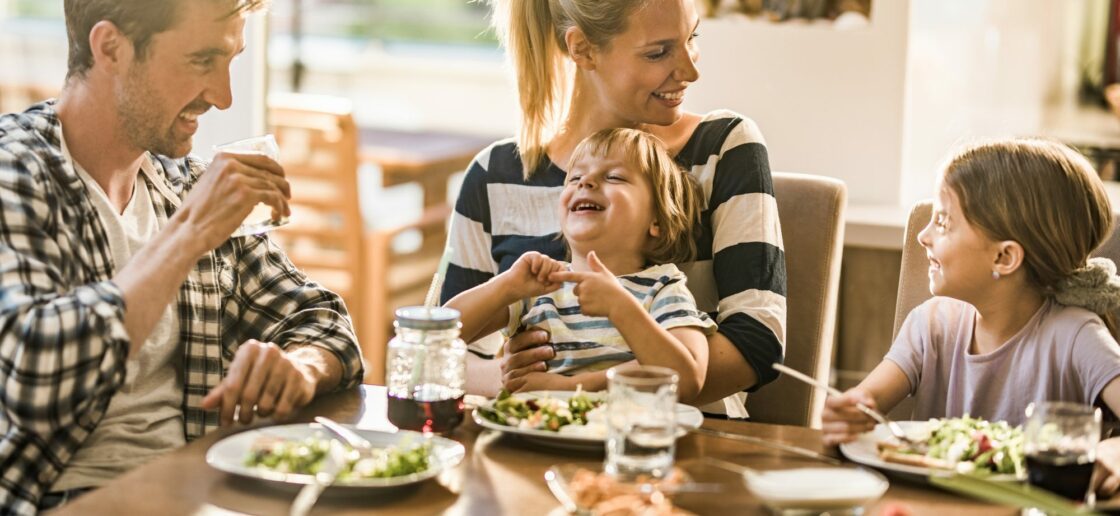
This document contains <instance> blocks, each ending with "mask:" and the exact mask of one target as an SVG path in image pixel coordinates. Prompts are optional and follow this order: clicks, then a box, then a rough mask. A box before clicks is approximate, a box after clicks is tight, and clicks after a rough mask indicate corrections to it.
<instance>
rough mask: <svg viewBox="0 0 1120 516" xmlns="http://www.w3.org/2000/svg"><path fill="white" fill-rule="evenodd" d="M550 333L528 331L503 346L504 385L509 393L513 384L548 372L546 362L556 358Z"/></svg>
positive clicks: (502, 368)
mask: <svg viewBox="0 0 1120 516" xmlns="http://www.w3.org/2000/svg"><path fill="white" fill-rule="evenodd" d="M548 339H549V335H548V332H546V331H544V330H527V331H523V332H521V333H518V334H517V335H514V336H513V337H510V338H509V340H507V341H506V342H505V344H503V345H502V358H501V370H502V385H503V386H505V388H506V389H508V390H509V391H511V392H512V391H513V390H514V389H510V388H509V385H510V384H511V382H513V381H515V380H517V379H518V378H521V377H522V376H525V375H528V374H530V373H543V372H545V371H547V370H548V364H546V363H545V362H546V361H547V360H550V359H552V358H553V357H555V356H556V350H554V349H552V346H550V345H549V341H548Z"/></svg>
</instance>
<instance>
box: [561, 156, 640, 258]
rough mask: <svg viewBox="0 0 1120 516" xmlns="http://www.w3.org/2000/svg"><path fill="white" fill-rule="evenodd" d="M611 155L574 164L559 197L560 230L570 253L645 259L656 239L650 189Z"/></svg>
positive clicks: (634, 173)
mask: <svg viewBox="0 0 1120 516" xmlns="http://www.w3.org/2000/svg"><path fill="white" fill-rule="evenodd" d="M617 154H618V153H617V152H616V153H612V155H609V156H588V157H586V158H584V159H581V160H579V161H577V162H575V163H574V164H573V165H572V168H571V170H570V171H569V172H568V178H567V181H566V184H565V185H564V191H563V192H561V194H560V227H561V228H562V230H563V232H564V238H565V239H567V241H568V244H569V245H570V246H571V247H572V252H573V254H581V255H582V254H586V253H587V252H589V251H595V252H597V253H600V254H603V253H605V252H608V251H609V252H611V253H618V252H628V253H634V255H637V256H643V255H644V252H645V250H646V248H647V245H648V243H649V238H650V237H651V236H656V234H657V231H656V229H654V220H655V219H654V214H653V194H652V188H653V186H652V185H651V184H650V181H649V178H647V177H646V176H645V174H643V173H641V172H639V171H636V170H633V169H632V167H631V166H630V165H629V164H628V163H627V162H626V161H625V160H624V159H622V156H618V155H617Z"/></svg>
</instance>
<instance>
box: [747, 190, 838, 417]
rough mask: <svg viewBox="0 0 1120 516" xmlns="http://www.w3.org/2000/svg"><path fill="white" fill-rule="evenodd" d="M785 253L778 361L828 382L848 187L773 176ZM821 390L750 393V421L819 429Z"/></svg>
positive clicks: (772, 388) (784, 383) (781, 382)
mask: <svg viewBox="0 0 1120 516" xmlns="http://www.w3.org/2000/svg"><path fill="white" fill-rule="evenodd" d="M774 196H775V198H776V199H777V203H778V216H779V217H780V218H781V221H782V240H783V247H784V250H785V258H786V278H787V287H786V299H787V301H786V302H787V307H786V308H787V311H786V314H787V316H786V317H787V321H786V328H787V330H786V356H785V364H786V365H787V366H789V367H792V368H794V369H797V370H799V371H802V372H804V373H805V374H808V375H810V376H812V377H814V378H816V379H818V380H822V381H825V382H827V381H828V377H829V372H830V369H831V367H832V345H833V337H834V335H835V329H836V300H837V296H838V292H839V288H840V254H841V250H842V248H843V245H844V210H845V209H846V206H847V188H846V187H845V186H844V183H843V182H841V181H838V180H836V179H831V178H827V177H821V176H812V175H805V174H791V173H782V172H775V173H774ZM824 398H825V395H824V393H823V392H821V391H820V390H819V389H815V388H812V387H810V386H807V385H805V384H803V383H801V382H799V381H796V380H793V379H791V378H786V377H779V378H778V379H777V380H776V381H774V383H772V384H770V385H767V386H766V387H763V388H762V389H760V390H759V391H758V392H755V393H752V394H751V395H750V397H748V398H747V400H748V401H747V404H748V408H749V412H750V415H751V420H752V421H759V422H765V423H777V424H787V425H801V426H809V427H813V428H819V427H820V424H821V411H822V410H823V408H824Z"/></svg>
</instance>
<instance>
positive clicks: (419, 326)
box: [394, 306, 459, 331]
mask: <svg viewBox="0 0 1120 516" xmlns="http://www.w3.org/2000/svg"><path fill="white" fill-rule="evenodd" d="M394 314H395V315H396V317H397V320H396V322H395V323H394V324H395V325H396V326H397V327H399V328H409V329H412V330H432V331H434V330H451V329H455V328H458V327H459V311H458V310H456V309H454V308H446V307H442V306H437V307H434V308H424V307H422V306H406V307H404V308H398V309H397V311H396V312H394Z"/></svg>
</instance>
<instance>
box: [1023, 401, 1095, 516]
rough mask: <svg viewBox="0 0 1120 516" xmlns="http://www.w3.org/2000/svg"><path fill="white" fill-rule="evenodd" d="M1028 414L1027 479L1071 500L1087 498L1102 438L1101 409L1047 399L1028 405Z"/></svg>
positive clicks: (1025, 434) (1025, 448)
mask: <svg viewBox="0 0 1120 516" xmlns="http://www.w3.org/2000/svg"><path fill="white" fill-rule="evenodd" d="M1026 416H1027V422H1026V426H1025V428H1024V429H1023V451H1024V453H1025V454H1026V458H1027V481H1028V482H1030V483H1031V485H1034V486H1038V487H1041V488H1043V489H1046V490H1047V491H1052V492H1054V493H1057V494H1059V495H1062V496H1064V497H1066V498H1069V499H1070V500H1075V501H1083V500H1085V499H1086V495H1087V494H1088V492H1089V481H1090V479H1091V477H1092V476H1093V464H1094V462H1095V461H1096V458H1097V442H1099V441H1100V438H1101V411H1100V409H1098V408H1094V407H1090V406H1088V405H1082V404H1079V403H1068V402H1060V401H1043V402H1038V403H1031V404H1030V405H1028V406H1027V412H1026Z"/></svg>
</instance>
